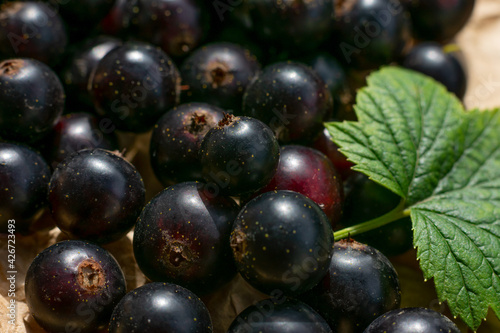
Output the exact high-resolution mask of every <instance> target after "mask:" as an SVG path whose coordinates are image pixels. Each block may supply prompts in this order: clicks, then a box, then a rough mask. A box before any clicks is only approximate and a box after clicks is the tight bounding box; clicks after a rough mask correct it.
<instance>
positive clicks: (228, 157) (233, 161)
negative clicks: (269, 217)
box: [199, 114, 279, 195]
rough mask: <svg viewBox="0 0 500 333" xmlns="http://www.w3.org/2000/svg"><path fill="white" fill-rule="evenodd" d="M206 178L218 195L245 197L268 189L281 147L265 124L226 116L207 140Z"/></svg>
mask: <svg viewBox="0 0 500 333" xmlns="http://www.w3.org/2000/svg"><path fill="white" fill-rule="evenodd" d="M199 156H200V160H201V166H202V175H203V178H205V180H206V181H207V182H208V183H209V184H208V186H209V187H210V188H211V191H212V192H213V193H214V195H217V194H218V193H222V194H226V195H241V194H246V193H251V192H254V191H256V190H258V189H260V188H262V187H264V186H265V185H266V184H267V183H268V182H269V181H270V180H271V178H272V177H273V175H274V172H275V171H276V168H277V167H278V162H279V145H278V141H276V138H275V137H274V135H273V132H272V131H271V129H270V128H269V127H267V126H266V125H265V124H264V123H262V122H261V121H259V120H257V119H254V118H250V117H236V116H233V115H230V114H226V116H225V117H224V119H223V120H221V121H220V122H219V124H218V126H216V127H214V128H212V129H211V130H210V131H208V133H207V134H206V135H205V137H204V138H203V141H202V142H201V148H200V152H199Z"/></svg>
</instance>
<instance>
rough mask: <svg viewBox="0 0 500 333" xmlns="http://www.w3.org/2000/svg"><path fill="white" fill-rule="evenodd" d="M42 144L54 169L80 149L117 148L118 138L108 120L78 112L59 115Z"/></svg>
mask: <svg viewBox="0 0 500 333" xmlns="http://www.w3.org/2000/svg"><path fill="white" fill-rule="evenodd" d="M44 146H45V147H47V148H46V149H47V153H46V156H47V160H48V161H49V163H50V164H51V166H52V168H53V169H55V168H56V167H57V165H58V164H59V163H60V162H62V161H63V160H64V159H65V158H66V157H68V156H69V155H71V154H72V153H74V152H77V151H79V150H82V149H90V148H102V149H106V150H111V151H113V150H118V138H117V137H116V133H115V132H114V128H113V125H112V124H111V122H110V121H109V120H106V119H101V120H99V119H98V118H97V117H95V116H94V115H92V114H89V113H85V112H78V113H70V114H66V115H63V116H61V117H60V118H59V121H58V122H57V123H56V125H55V126H54V128H53V129H52V131H51V132H50V133H49V135H48V136H47V137H46V138H45V139H44Z"/></svg>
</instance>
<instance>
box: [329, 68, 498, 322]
mask: <svg viewBox="0 0 500 333" xmlns="http://www.w3.org/2000/svg"><path fill="white" fill-rule="evenodd" d="M355 110H356V114H357V116H358V119H359V121H358V122H342V123H340V122H337V123H327V124H326V126H327V128H328V129H329V131H330V133H331V134H332V137H333V138H334V141H335V142H336V143H337V144H338V145H339V146H340V147H341V150H342V152H343V153H344V154H345V155H346V156H347V157H348V158H349V159H350V160H351V161H353V162H354V163H355V164H356V166H355V167H354V168H355V169H356V170H358V171H360V172H363V173H365V174H366V175H368V176H369V177H370V178H371V179H373V180H374V181H376V182H378V183H380V184H382V185H383V186H385V187H387V188H388V189H390V190H392V191H393V192H395V193H397V194H399V195H400V196H401V197H402V198H403V199H404V201H405V202H404V207H403V208H402V209H405V210H410V212H411V217H412V221H413V228H414V244H415V246H417V248H418V250H417V256H418V259H419V260H420V267H421V269H422V271H423V272H424V276H425V277H426V278H433V279H434V283H435V286H436V291H437V294H438V296H439V298H440V300H443V301H444V300H446V301H447V302H448V305H449V306H450V309H451V311H452V313H453V315H455V316H460V317H461V318H462V319H463V320H464V321H465V322H466V323H467V325H469V327H471V328H473V329H475V328H477V327H478V326H479V325H480V323H481V321H482V320H483V318H485V317H486V314H487V312H488V308H489V307H491V308H492V309H493V310H494V312H495V313H496V315H497V316H500V110H493V111H484V112H481V111H477V110H475V111H471V112H469V113H466V112H465V111H464V109H463V106H462V104H461V103H460V102H459V101H458V100H457V99H456V97H455V96H454V95H452V94H450V93H448V92H447V91H446V89H445V88H444V87H443V86H442V85H440V84H438V83H436V82H435V81H434V80H432V79H430V78H428V77H425V76H423V75H421V74H418V73H415V72H412V71H409V70H404V69H400V68H396V67H387V68H384V69H382V70H380V71H378V72H375V73H374V74H372V75H370V76H369V78H368V86H367V87H365V88H363V89H361V90H360V91H359V93H358V96H357V100H356V106H355Z"/></svg>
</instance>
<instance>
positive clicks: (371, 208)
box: [342, 173, 413, 256]
mask: <svg viewBox="0 0 500 333" xmlns="http://www.w3.org/2000/svg"><path fill="white" fill-rule="evenodd" d="M345 184H346V188H348V190H347V192H348V194H347V195H346V198H345V205H344V215H343V219H342V225H343V226H344V227H350V226H353V225H355V224H358V223H362V222H366V221H369V220H371V219H374V218H377V217H380V216H382V215H384V214H386V213H388V212H389V211H391V210H392V209H394V208H396V206H397V205H398V204H399V202H400V201H401V197H400V196H399V195H397V194H395V193H394V192H392V191H390V190H388V189H386V188H385V187H383V186H382V185H379V184H377V183H375V182H374V181H372V180H370V179H368V177H367V176H365V175H363V174H360V173H355V174H353V175H352V177H351V178H349V179H348V180H347V181H346V182H345ZM354 238H355V239H356V240H357V241H358V242H361V243H366V244H368V245H370V246H372V247H374V248H376V249H377V250H379V251H380V252H382V253H383V254H384V255H386V256H395V255H399V254H403V253H404V252H406V251H408V250H410V249H412V248H413V230H412V223H411V219H410V218H409V217H406V218H402V219H399V220H397V221H394V222H391V223H389V224H386V225H384V226H382V227H380V228H376V229H373V230H370V231H367V232H364V233H362V234H359V235H356V236H355V237H354Z"/></svg>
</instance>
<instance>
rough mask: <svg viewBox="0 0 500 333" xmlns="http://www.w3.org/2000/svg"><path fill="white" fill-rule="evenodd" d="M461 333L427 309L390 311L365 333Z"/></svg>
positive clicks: (448, 320) (441, 316) (451, 323)
mask: <svg viewBox="0 0 500 333" xmlns="http://www.w3.org/2000/svg"><path fill="white" fill-rule="evenodd" d="M379 332H384V333H385V332H386V333H443V332H446V333H460V330H459V329H458V327H457V326H456V325H455V324H454V323H453V322H452V321H451V320H450V319H448V318H447V317H445V316H444V315H442V314H440V313H439V312H436V311H433V310H430V309H426V308H403V309H397V310H392V311H389V312H387V313H385V314H383V315H381V316H380V317H378V318H377V319H375V320H374V321H373V322H372V323H371V324H370V326H368V327H367V328H366V330H365V331H364V333H379Z"/></svg>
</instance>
